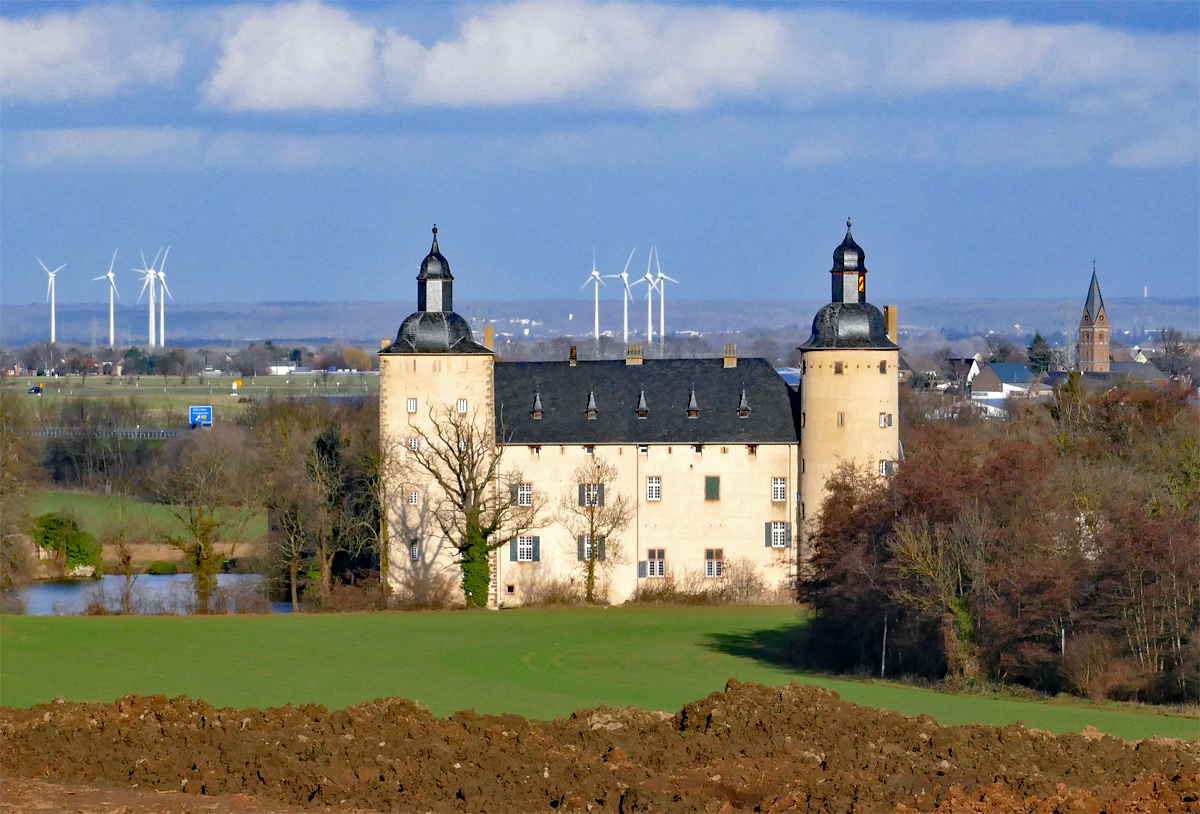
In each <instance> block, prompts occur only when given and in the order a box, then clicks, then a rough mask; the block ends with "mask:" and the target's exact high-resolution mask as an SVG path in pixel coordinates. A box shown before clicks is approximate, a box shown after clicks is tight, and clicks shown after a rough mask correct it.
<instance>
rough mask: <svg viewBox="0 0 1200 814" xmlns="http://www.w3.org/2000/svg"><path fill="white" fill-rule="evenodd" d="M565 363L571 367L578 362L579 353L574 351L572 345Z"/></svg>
mask: <svg viewBox="0 0 1200 814" xmlns="http://www.w3.org/2000/svg"><path fill="white" fill-rule="evenodd" d="M567 364H568V365H570V366H571V367H575V365H577V364H579V354H578V353H577V352H576V350H575V346H574V345H572V346H571V356H570V358H569V359H568V360H567Z"/></svg>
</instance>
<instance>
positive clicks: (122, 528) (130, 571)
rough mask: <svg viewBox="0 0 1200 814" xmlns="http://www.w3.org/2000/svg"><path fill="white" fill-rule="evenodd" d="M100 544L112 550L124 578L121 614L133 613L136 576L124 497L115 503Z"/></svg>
mask: <svg viewBox="0 0 1200 814" xmlns="http://www.w3.org/2000/svg"><path fill="white" fill-rule="evenodd" d="M100 542H101V543H103V544H104V545H106V546H109V547H111V548H112V549H113V553H114V554H116V555H117V567H118V568H120V569H121V574H122V575H124V577H125V589H124V591H122V593H121V613H123V614H125V615H127V616H128V615H129V614H130V613H133V586H134V584H135V583H136V582H137V579H138V574H137V572H136V571H135V570H134V567H133V550H132V549H131V548H130V546H129V511H128V507H127V505H126V498H125V495H121V497H120V499H119V500H118V501H117V515H116V517H114V518H113V520H112V521H111V522H110V523H109V525H108V528H107V529H106V530H105V532H104V536H103V538H101V541H100Z"/></svg>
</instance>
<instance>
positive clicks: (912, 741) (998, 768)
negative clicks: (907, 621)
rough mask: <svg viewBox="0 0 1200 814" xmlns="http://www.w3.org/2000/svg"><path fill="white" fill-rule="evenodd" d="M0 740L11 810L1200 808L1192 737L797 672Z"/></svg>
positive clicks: (192, 712) (107, 715)
mask: <svg viewBox="0 0 1200 814" xmlns="http://www.w3.org/2000/svg"><path fill="white" fill-rule="evenodd" d="M0 740H2V743H0V765H2V766H3V769H4V773H5V775H6V778H5V779H4V780H3V781H0V782H3V784H4V794H3V795H2V797H3V800H4V805H3V810H4V812H9V811H14V812H15V811H24V810H28V811H34V810H54V808H53V806H49V807H43V806H41V805H37V806H35V805H32V803H30V804H29V805H23V804H20V803H19V801H20V800H22V799H29V800H32V799H37V797H31V796H30V795H31V794H33V793H32V792H29V793H27V794H26V795H25V797H22V796H21V795H20V794H16V791H17V790H20V789H24V790H26V792H28V790H29V789H35V788H36V789H37V790H38V792H37V793H38V794H40V795H42V796H43V797H44V796H45V795H48V794H59V795H61V796H62V799H63V800H66V799H67V797H68V796H69V797H70V803H69V804H68V803H64V804H63V805H62V806H61V808H70V810H82V811H87V810H90V809H88V807H87V805H86V804H84V803H83V802H81V801H82V800H83V799H84V798H85V797H86V795H87V794H92V795H93V796H95V795H108V796H109V797H110V798H112V795H116V794H123V795H125V797H122V798H120V799H122V800H125V799H128V800H130V801H133V802H129V803H128V804H127V806H126V807H127V808H128V809H129V810H147V811H164V812H165V811H184V810H196V811H199V810H204V811H239V810H246V811H263V812H268V811H270V812H275V811H289V810H304V809H336V810H342V811H432V812H474V811H479V812H484V811H486V812H510V811H511V812H525V811H547V812H550V811H553V812H564V811H581V812H621V814H632V813H633V812H676V811H697V812H734V811H759V812H785V811H812V812H823V811H831V812H832V811H860V812H861V811H865V812H876V811H905V812H916V811H937V812H947V813H949V812H989V813H990V812H997V814H999V812H1008V811H1016V812H1041V811H1047V812H1051V811H1057V812H1080V814H1084V812H1100V811H1182V812H1187V811H1195V812H1200V746H1197V744H1196V743H1194V742H1189V741H1178V740H1168V739H1161V738H1159V739H1150V740H1144V741H1138V742H1136V743H1127V742H1125V741H1122V740H1119V739H1117V738H1112V737H1105V736H1102V735H1101V734H1100V733H1098V732H1096V731H1095V730H1093V729H1091V728H1090V727H1089V728H1088V729H1087V730H1085V731H1084V732H1083V733H1082V734H1068V735H1063V736H1059V737H1056V736H1054V735H1050V734H1047V733H1044V732H1038V731H1036V730H1029V729H1026V728H1025V727H1023V726H1020V725H1013V726H1007V727H1003V728H997V727H993V726H984V725H971V726H961V727H947V726H942V725H940V724H938V723H937V722H935V721H933V720H932V719H930V718H928V717H924V716H922V717H920V718H911V717H908V716H905V715H901V714H899V713H895V712H888V711H885V710H876V709H870V708H868V707H860V706H857V705H855V704H850V703H848V702H845V701H842V700H841V699H840V698H839V697H838V695H837V694H836V693H834V692H831V691H829V690H824V689H820V688H818V687H811V686H802V685H800V684H798V683H793V684H791V685H790V686H787V687H763V686H760V685H756V684H742V683H740V682H737V681H733V680H731V681H730V682H729V684H728V685H727V687H726V689H725V691H724V692H720V693H713V694H712V695H710V696H709V697H707V698H704V699H701V700H699V701H695V702H693V703H691V704H688V705H687V706H685V707H684V708H683V709H681V710H680V711H679V712H678V713H676V714H675V715H674V716H668V715H664V714H662V713H652V712H644V711H641V710H636V709H612V708H605V707H602V708H600V709H595V710H581V711H579V712H576V713H575V714H574V715H572V716H571V717H569V718H558V719H556V720H553V721H531V720H526V719H524V718H521V717H519V716H516V715H500V716H496V715H479V714H476V713H475V712H474V711H466V712H458V713H455V714H454V715H451V716H450V717H448V718H436V717H434V716H433V715H432V714H430V713H429V712H428V711H427V710H424V709H422V708H420V707H418V706H417V705H416V704H414V703H412V702H411V701H407V700H405V699H402V698H393V699H387V700H377V701H374V702H372V703H367V704H359V705H357V706H354V707H350V708H348V709H344V710H338V711H335V712H330V711H328V710H326V709H325V708H324V707H321V706H317V705H308V706H303V707H295V706H292V705H288V706H285V707H281V708H277V709H267V710H254V709H248V710H234V709H216V708H214V707H212V706H210V705H208V704H206V703H204V702H202V701H193V700H190V699H188V698H172V699H167V698H165V697H163V696H155V697H136V696H127V697H125V698H123V699H121V700H120V701H118V702H117V703H115V704H84V703H69V702H55V703H53V704H45V705H41V706H37V707H34V708H33V709H10V708H0ZM62 784H81V785H75V786H71V787H68V786H64V785H62ZM54 789H57V790H58V791H53V790H54ZM88 790H90V791H88ZM80 794H84V797H80V796H79V795H80ZM14 795H15V796H14ZM138 795H141V797H138ZM147 795H149V796H147ZM135 797H136V798H137V799H138V800H141V802H137V801H134V798H135ZM14 801H17V802H14ZM156 801H157V802H156ZM204 801H209V803H205V802H204ZM115 802H116V800H115V798H114V799H110V801H109V802H108V803H104V806H107V807H104V806H101V804H100V803H99V802H97V803H96V807H95V809H94V810H96V811H102V810H105V811H111V810H120V807H119V806H114V805H113V803H115ZM210 803H211V804H210Z"/></svg>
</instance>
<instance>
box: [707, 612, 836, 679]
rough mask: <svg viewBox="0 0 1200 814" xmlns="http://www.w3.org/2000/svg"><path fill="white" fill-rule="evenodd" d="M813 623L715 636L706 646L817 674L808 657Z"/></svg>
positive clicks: (710, 636)
mask: <svg viewBox="0 0 1200 814" xmlns="http://www.w3.org/2000/svg"><path fill="white" fill-rule="evenodd" d="M809 631H810V628H809V622H807V621H804V622H796V623H794V624H790V625H785V626H784V627H773V628H767V629H766V630H751V631H746V632H743V633H711V634H709V635H708V636H707V639H706V641H705V642H704V643H703V646H704V647H706V648H708V649H709V650H714V651H716V652H718V653H725V654H726V655H729V656H739V657H741V658H746V659H753V660H754V661H757V662H759V663H761V664H764V665H767V666H770V667H779V668H783V669H785V670H795V671H797V672H800V671H803V672H815V671H817V670H818V667H817V665H815V664H814V663H813V662H812V659H810V658H808V657H807V656H806V653H805V651H806V643H807V641H808V636H809Z"/></svg>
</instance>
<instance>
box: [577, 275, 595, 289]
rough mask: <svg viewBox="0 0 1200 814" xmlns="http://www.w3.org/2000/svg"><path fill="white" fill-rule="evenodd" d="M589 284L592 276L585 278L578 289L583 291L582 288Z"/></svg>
mask: <svg viewBox="0 0 1200 814" xmlns="http://www.w3.org/2000/svg"><path fill="white" fill-rule="evenodd" d="M591 284H592V278H591V277H588V278H587V279H586V280H584V281H583V285H581V286H579V290H580V291H583V289H585V288H587V287H588V286H589V285H591Z"/></svg>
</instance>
